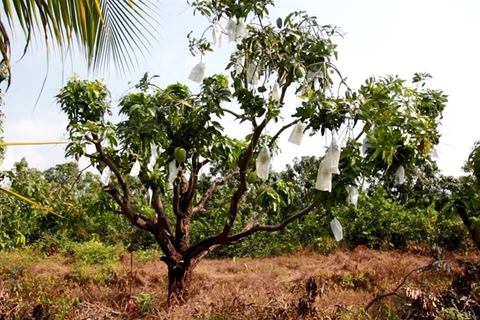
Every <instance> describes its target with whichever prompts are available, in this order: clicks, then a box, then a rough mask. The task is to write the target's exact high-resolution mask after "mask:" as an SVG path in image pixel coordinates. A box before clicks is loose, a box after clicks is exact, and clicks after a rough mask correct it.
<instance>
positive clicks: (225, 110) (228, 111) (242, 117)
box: [222, 108, 245, 119]
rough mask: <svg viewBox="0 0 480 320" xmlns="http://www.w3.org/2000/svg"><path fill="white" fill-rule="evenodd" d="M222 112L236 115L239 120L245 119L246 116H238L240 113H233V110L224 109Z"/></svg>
mask: <svg viewBox="0 0 480 320" xmlns="http://www.w3.org/2000/svg"><path fill="white" fill-rule="evenodd" d="M222 111H223V112H226V113H230V114H232V115H234V116H235V117H236V118H237V119H245V116H243V115H241V114H238V113H236V112H234V111H232V110H229V109H225V108H222Z"/></svg>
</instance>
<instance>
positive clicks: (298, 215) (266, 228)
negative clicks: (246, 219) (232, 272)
mask: <svg viewBox="0 0 480 320" xmlns="http://www.w3.org/2000/svg"><path fill="white" fill-rule="evenodd" d="M315 207H316V205H315V204H311V205H309V206H308V207H306V208H305V209H303V210H300V211H298V212H297V213H295V214H294V215H292V216H290V217H288V218H287V219H285V220H283V222H282V223H280V224H277V225H256V226H252V227H251V228H250V229H248V228H245V229H244V231H242V232H240V233H237V234H236V235H233V236H231V237H229V238H227V239H226V241H225V242H224V244H226V245H229V244H232V243H234V242H237V241H238V240H240V239H242V238H244V237H246V236H249V235H251V234H253V233H255V232H258V231H268V232H273V231H279V230H282V229H284V228H285V227H286V226H287V225H289V224H290V223H292V222H293V221H295V220H297V219H299V218H301V217H303V216H304V215H306V214H308V213H309V212H311V211H312V210H313V209H315Z"/></svg>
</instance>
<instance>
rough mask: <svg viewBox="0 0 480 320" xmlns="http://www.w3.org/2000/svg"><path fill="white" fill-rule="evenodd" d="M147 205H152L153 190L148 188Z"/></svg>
mask: <svg viewBox="0 0 480 320" xmlns="http://www.w3.org/2000/svg"><path fill="white" fill-rule="evenodd" d="M147 193H148V205H149V206H151V205H152V197H153V190H152V188H150V187H148V191H147Z"/></svg>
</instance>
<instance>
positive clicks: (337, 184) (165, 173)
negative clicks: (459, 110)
mask: <svg viewBox="0 0 480 320" xmlns="http://www.w3.org/2000/svg"><path fill="white" fill-rule="evenodd" d="M191 5H192V6H193V7H194V8H195V10H196V11H195V12H200V13H201V14H202V15H203V16H205V17H206V18H207V19H208V20H209V21H210V23H211V26H210V27H209V28H211V29H212V36H213V41H212V42H211V41H210V40H209V39H206V38H204V37H203V36H202V37H201V38H199V39H197V38H194V37H192V36H191V35H189V40H190V50H191V52H192V53H193V54H194V55H197V54H201V55H204V54H207V53H208V54H210V53H209V52H212V51H214V50H213V48H214V46H217V47H218V46H220V45H221V43H220V42H221V38H222V37H226V36H227V35H228V38H229V40H231V41H235V42H236V50H235V52H233V53H232V54H231V57H230V62H229V63H228V65H227V66H226V69H227V70H229V71H230V75H229V77H226V76H224V75H220V74H214V75H210V76H205V74H204V73H205V64H204V63H203V62H200V63H199V64H198V65H197V66H196V67H195V69H194V70H192V73H191V74H190V77H189V78H190V80H193V81H197V82H198V83H201V87H200V90H199V92H196V93H193V92H191V90H190V89H189V87H188V86H187V85H184V84H181V83H175V84H172V85H169V86H167V87H166V88H159V87H158V86H156V85H155V84H153V83H152V82H153V77H152V78H149V77H148V75H147V74H146V75H145V77H144V78H143V79H141V80H140V82H139V83H138V85H136V87H135V89H133V90H132V92H130V93H127V94H125V95H124V96H122V97H121V99H120V101H119V113H120V115H121V117H122V119H123V120H121V121H119V122H118V123H112V122H111V121H108V120H107V119H106V116H107V115H109V114H111V105H110V94H109V91H108V89H107V87H106V86H105V85H104V84H103V83H102V82H101V81H98V80H97V81H87V80H79V79H77V78H75V77H74V78H72V79H71V80H70V81H69V82H68V84H67V85H66V86H65V87H64V88H63V89H61V91H60V93H59V94H58V95H57V100H58V102H59V104H60V106H61V109H62V110H63V112H65V114H66V115H67V116H68V120H69V124H68V127H67V130H68V133H69V137H70V140H71V142H70V143H69V145H68V146H67V148H66V156H73V157H75V158H77V159H78V158H80V157H87V158H90V160H91V162H92V164H94V165H95V166H96V167H97V168H98V170H99V171H100V172H101V174H102V177H101V179H102V182H103V183H104V188H103V190H104V191H105V192H106V193H108V194H109V195H110V196H111V197H112V198H113V199H114V200H115V202H116V204H117V205H118V209H117V210H118V212H120V213H121V214H122V215H124V216H125V217H126V218H127V219H128V220H129V221H130V222H131V223H132V224H133V225H134V226H136V227H138V228H140V229H142V230H145V231H146V232H150V233H151V234H153V236H154V237H155V239H156V241H157V242H158V244H159V246H160V248H161V250H162V252H163V256H162V257H161V260H162V261H164V262H165V263H166V265H167V268H168V279H169V287H168V302H169V305H170V303H171V302H172V297H175V298H178V299H179V300H180V301H183V300H184V296H185V294H186V292H187V290H186V288H187V284H188V282H189V279H190V275H191V271H192V270H193V269H194V268H195V266H196V265H197V264H198V263H199V261H200V260H201V259H202V257H204V256H205V255H207V254H208V253H209V252H211V251H212V250H214V249H215V248H217V247H219V246H225V245H231V244H234V243H236V242H238V241H239V240H241V239H243V238H245V237H248V236H250V235H252V234H254V233H256V232H273V231H277V230H281V229H283V228H285V227H286V226H287V225H288V224H289V223H291V222H292V221H295V220H297V219H299V218H300V217H302V216H305V215H307V214H309V213H316V214H322V213H323V212H327V214H326V216H325V218H329V215H328V212H329V211H328V208H330V207H331V206H332V205H334V204H335V203H338V202H345V201H347V200H348V199H351V197H348V195H349V193H348V192H351V190H352V189H351V188H352V187H355V186H357V185H358V183H359V181H361V180H362V179H363V178H365V177H370V176H372V175H377V174H378V173H379V172H381V173H382V174H383V175H393V174H394V173H395V172H397V171H398V170H400V169H404V170H405V169H406V171H405V172H406V173H407V174H409V172H414V169H413V168H414V167H415V165H417V164H419V163H423V161H425V159H426V158H427V157H429V155H430V152H431V150H432V148H433V147H434V146H435V145H436V144H437V143H438V141H439V136H440V135H439V133H438V131H437V125H438V123H439V121H440V118H441V113H442V111H443V109H444V107H445V103H446V96H445V95H443V93H442V92H441V91H436V90H431V89H426V88H425V87H424V85H425V83H426V82H425V80H426V79H427V78H428V77H429V75H428V74H416V75H415V77H414V81H413V82H414V85H413V86H412V87H408V86H406V85H405V81H404V80H402V79H400V78H398V77H393V76H387V77H384V78H379V79H377V78H370V79H368V80H367V81H366V82H365V84H364V85H362V86H361V87H360V88H359V89H358V90H353V89H351V88H349V87H348V86H347V85H346V82H345V79H344V78H343V77H342V75H341V73H340V72H339V70H338V68H337V67H336V65H335V64H334V61H335V59H336V57H337V51H336V45H335V43H334V42H333V39H334V37H335V36H338V35H341V34H340V32H339V31H338V29H337V28H335V27H331V26H328V25H322V24H320V23H319V22H318V21H317V19H316V18H315V17H311V16H309V15H308V14H307V13H305V12H293V13H291V14H289V15H288V16H286V17H283V18H278V19H276V22H275V24H272V23H269V21H270V20H269V11H268V9H269V7H271V5H273V1H270V0H269V1H242V2H236V1H227V0H215V1H213V0H205V1H195V2H193V3H192V4H191ZM248 21H254V22H252V23H248ZM204 34H205V33H204ZM207 35H208V34H207ZM289 95H292V96H297V97H299V98H300V99H301V100H302V102H301V104H300V105H299V106H298V107H297V108H296V110H295V111H294V112H293V114H288V111H287V110H288V108H287V106H286V98H287V97H288V96H289ZM232 102H235V103H236V108H230V105H231V103H232ZM225 104H228V107H225ZM285 116H291V117H292V121H291V122H288V123H285V124H284V125H283V126H281V127H279V130H278V132H276V133H275V134H274V135H267V134H266V133H265V132H266V131H265V130H266V128H267V126H271V125H274V124H275V123H278V122H280V121H282V120H283V119H284V117H285ZM232 117H233V118H234V119H235V120H237V121H238V122H236V123H238V125H240V123H244V124H245V123H247V124H249V126H250V128H251V132H250V133H249V134H248V135H247V136H246V137H245V138H244V139H235V138H232V137H231V136H229V133H231V131H230V130H226V129H225V128H224V126H222V124H225V121H228V120H230V119H232ZM229 128H231V130H235V126H232V125H231V124H229ZM289 128H290V130H291V129H293V130H295V134H293V135H292V137H293V138H292V139H290V140H291V141H293V142H294V143H296V144H300V143H301V137H302V135H303V134H305V133H307V132H309V133H310V134H311V135H318V136H320V135H328V137H330V136H331V135H332V133H336V132H342V131H343V132H345V134H344V135H341V136H337V135H336V137H337V138H338V139H336V140H337V142H336V141H333V140H332V141H331V142H332V143H331V145H330V147H329V148H328V149H327V153H326V157H323V160H322V161H321V163H318V164H317V165H319V170H318V172H317V173H316V176H315V175H313V176H311V177H310V179H312V181H313V182H314V186H315V187H314V188H312V189H311V190H310V191H309V195H308V197H307V198H306V199H308V203H306V204H305V205H304V206H303V207H296V208H293V207H292V205H293V204H295V203H298V202H296V201H293V199H294V198H295V197H296V196H297V195H296V193H295V192H293V190H295V189H294V188H293V187H294V186H293V185H292V184H291V183H281V181H278V180H276V181H271V179H270V178H271V177H269V176H268V169H269V166H270V163H271V161H272V157H273V154H274V153H278V152H279V151H280V150H279V148H278V145H279V139H280V137H281V136H282V133H284V132H285V131H286V130H288V129H289ZM341 137H343V138H345V143H344V144H341V139H340V138H341ZM364 137H366V139H367V140H365V143H364V145H363V147H362V142H361V141H362V139H364ZM318 138H319V139H321V140H324V138H321V137H318ZM88 145H91V146H93V149H94V150H89V149H88V148H87V146H88ZM362 149H363V152H362ZM212 164H214V165H215V167H216V168H217V170H216V172H215V173H214V174H215V175H216V180H215V182H213V183H212V184H211V185H209V186H208V187H207V188H205V187H204V186H202V188H200V187H199V175H200V173H201V169H202V168H204V167H206V166H208V165H212ZM399 168H400V169H399ZM400 171H401V170H400ZM128 175H132V176H134V177H137V178H136V179H138V180H139V181H140V182H141V183H142V184H143V186H144V187H145V191H146V190H148V192H146V193H147V194H148V208H147V206H139V205H135V204H134V200H133V199H136V198H137V197H142V196H144V195H142V194H139V193H138V192H137V193H132V190H131V188H130V184H129V183H128V182H127V181H128V180H127V176H128ZM401 178H403V177H401ZM400 180H401V179H400ZM227 182H228V183H230V184H232V185H233V186H234V188H233V189H232V192H231V193H230V194H228V197H227V198H225V199H224V205H223V206H222V207H221V208H219V210H216V211H214V212H215V216H213V215H212V211H211V208H209V207H208V202H209V199H210V197H212V195H213V194H214V193H215V192H216V190H217V188H218V187H219V186H221V185H222V184H225V183H227ZM279 182H280V183H279ZM400 183H401V181H400ZM347 187H348V188H347ZM347 190H349V191H348V192H347ZM253 191H256V192H257V195H258V197H256V201H257V202H256V204H255V205H256V207H257V208H258V210H259V212H258V214H256V215H254V216H252V217H249V219H245V216H243V212H242V210H241V208H242V202H243V201H244V199H245V196H246V194H248V193H250V192H253ZM302 203H303V201H302ZM279 207H283V208H285V207H289V212H291V213H290V214H288V215H287V216H285V218H284V219H283V221H282V222H280V223H277V224H273V225H272V224H268V223H265V221H267V220H265V219H264V217H262V214H261V213H262V212H267V213H268V212H275V211H278V210H279ZM152 212H153V214H151V213H152ZM249 212H251V210H249ZM198 216H204V217H206V218H207V219H209V218H211V219H212V220H211V221H214V220H215V221H219V220H220V221H221V224H222V227H221V228H219V230H218V232H216V233H214V234H211V235H205V236H203V237H200V238H201V239H199V240H198V241H196V242H195V243H191V241H190V239H191V235H190V230H191V228H190V227H191V223H192V220H194V219H195V218H196V217H198ZM330 218H331V216H330ZM207 221H208V220H207ZM244 221H246V222H244ZM212 223H213V222H212ZM240 223H244V225H243V226H241V228H234V226H237V225H239V224H240ZM337 227H338V225H337ZM233 230H239V231H235V232H234V231H233ZM195 238H196V239H198V237H195Z"/></svg>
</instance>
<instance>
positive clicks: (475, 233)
mask: <svg viewBox="0 0 480 320" xmlns="http://www.w3.org/2000/svg"><path fill="white" fill-rule="evenodd" d="M457 212H458V215H459V216H460V218H462V221H463V224H464V225H465V226H466V227H467V230H468V233H469V234H470V238H471V239H472V241H473V243H474V244H475V246H476V247H477V249H478V250H480V230H479V229H478V228H477V226H475V225H474V224H473V223H472V220H471V219H470V217H469V216H468V213H467V211H466V210H465V208H463V207H462V206H457Z"/></svg>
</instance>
